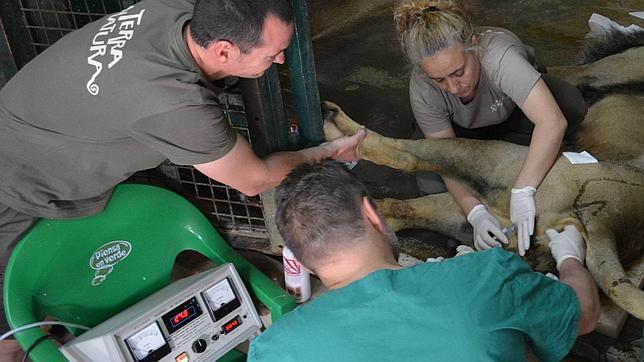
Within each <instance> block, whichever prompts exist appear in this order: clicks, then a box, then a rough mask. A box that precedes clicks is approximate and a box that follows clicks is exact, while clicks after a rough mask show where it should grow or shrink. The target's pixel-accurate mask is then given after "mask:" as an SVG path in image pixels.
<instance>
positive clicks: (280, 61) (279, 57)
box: [273, 52, 286, 64]
mask: <svg viewBox="0 0 644 362" xmlns="http://www.w3.org/2000/svg"><path fill="white" fill-rule="evenodd" d="M285 61H286V55H284V52H281V53H279V54H277V56H276V57H275V60H273V63H277V64H284V62H285Z"/></svg>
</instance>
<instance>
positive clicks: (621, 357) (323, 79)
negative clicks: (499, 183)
mask: <svg viewBox="0 0 644 362" xmlns="http://www.w3.org/2000/svg"><path fill="white" fill-rule="evenodd" d="M394 3H395V2H394V1H391V0H375V1H366V0H353V1H338V0H312V1H310V2H309V8H310V9H309V10H310V14H311V17H310V19H311V25H312V33H313V39H314V42H313V45H314V51H315V60H316V68H317V77H318V85H319V90H320V97H321V99H322V100H330V101H333V102H335V103H337V104H338V105H340V106H341V107H342V108H343V110H344V111H345V112H346V113H347V114H348V115H349V116H351V117H352V118H353V119H355V120H356V121H357V122H359V123H362V124H364V125H366V126H367V127H369V128H370V129H372V130H374V131H377V132H379V133H381V134H384V135H386V136H390V137H395V138H408V137H409V136H410V135H411V133H412V130H413V122H414V121H413V115H412V112H411V108H410V106H409V98H408V93H407V92H408V88H407V85H408V79H409V72H410V65H409V64H408V63H407V62H406V60H405V59H404V58H403V56H402V54H401V52H400V50H399V46H398V42H397V39H396V35H395V32H394V28H393V22H392V14H393V8H394ZM508 4H511V5H508ZM471 6H472V11H473V13H474V14H475V16H476V19H477V23H478V24H479V25H494V26H500V27H505V28H507V29H510V30H512V31H513V32H515V33H516V34H517V35H518V36H519V37H520V38H521V39H522V40H523V41H524V42H525V43H527V44H529V45H530V46H532V47H533V48H535V50H536V56H537V61H538V62H539V63H540V64H542V65H545V66H546V67H548V66H555V65H569V64H575V62H576V57H577V54H578V52H579V49H580V42H581V40H582V39H583V37H584V35H585V34H586V32H587V31H588V25H587V21H588V19H589V18H590V16H591V14H592V13H593V12H595V13H599V14H601V15H604V16H607V17H609V18H611V19H613V20H615V21H618V22H619V23H621V24H623V25H629V24H637V25H640V26H644V21H642V20H639V19H637V18H635V17H633V16H630V15H628V12H632V11H641V10H644V2H642V0H623V1H618V0H609V1H597V0H586V1H581V0H567V1H553V0H546V1H543V0H519V1H513V2H507V1H499V0H486V1H483V0H475V1H472V2H471ZM355 171H356V173H357V174H358V176H359V177H360V179H361V180H362V181H363V182H365V184H366V185H367V187H368V188H369V190H370V192H371V193H372V195H373V196H374V197H375V198H383V197H393V198H400V199H405V198H412V197H416V196H417V195H418V193H417V190H416V184H415V180H414V178H413V176H411V175H405V174H402V173H400V172H397V171H394V170H391V169H389V168H386V167H382V166H377V165H374V164H371V163H369V162H365V161H363V162H360V163H359V164H358V166H356V168H355ZM399 236H401V239H402V241H403V249H404V250H406V251H408V252H410V253H412V254H415V255H414V256H416V257H418V258H421V259H424V258H426V257H428V256H437V255H441V254H445V253H446V242H445V241H446V238H444V237H442V236H440V235H436V234H434V233H431V232H427V231H419V230H412V231H406V232H403V233H401V234H400V235H399ZM641 333H642V322H641V321H638V320H635V319H634V318H633V317H630V318H629V319H628V320H627V324H626V327H625V328H624V330H623V332H622V334H621V335H620V337H619V339H618V340H614V339H611V338H608V337H604V336H602V335H599V334H596V333H593V334H591V335H589V336H585V337H582V338H580V339H579V342H578V346H577V347H576V348H575V350H574V351H575V353H574V354H572V355H571V356H570V357H569V358H567V359H566V360H568V361H599V360H607V361H629V360H638V359H639V358H637V354H638V353H639V349H638V347H636V346H633V345H632V344H631V342H632V341H633V340H636V339H637V338H641Z"/></svg>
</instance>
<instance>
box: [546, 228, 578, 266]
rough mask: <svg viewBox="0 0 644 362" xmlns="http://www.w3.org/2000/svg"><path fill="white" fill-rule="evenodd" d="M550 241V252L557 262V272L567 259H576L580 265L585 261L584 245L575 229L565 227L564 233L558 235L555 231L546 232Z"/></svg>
mask: <svg viewBox="0 0 644 362" xmlns="http://www.w3.org/2000/svg"><path fill="white" fill-rule="evenodd" d="M546 235H547V236H548V239H550V244H548V246H550V252H551V253H552V256H553V257H554V258H555V260H556V261H557V270H559V268H560V267H561V263H563V261H564V260H566V259H568V258H574V259H577V260H578V261H579V262H580V263H581V264H582V265H583V264H584V260H586V244H585V243H584V239H583V238H582V236H581V234H580V233H579V231H578V230H577V228H576V227H574V226H572V225H566V227H565V228H564V231H562V232H560V233H558V232H557V231H556V230H555V229H548V230H546Z"/></svg>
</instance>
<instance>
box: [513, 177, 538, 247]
mask: <svg viewBox="0 0 644 362" xmlns="http://www.w3.org/2000/svg"><path fill="white" fill-rule="evenodd" d="M535 192H537V189H535V188H534V187H532V186H527V187H524V188H522V189H515V188H513V189H512V195H511V196H510V221H511V222H512V223H513V224H515V225H516V226H517V238H518V239H519V255H522V256H523V255H525V251H526V250H528V249H530V235H532V234H534V217H535V215H536V213H537V208H536V206H535V205H534V193H535Z"/></svg>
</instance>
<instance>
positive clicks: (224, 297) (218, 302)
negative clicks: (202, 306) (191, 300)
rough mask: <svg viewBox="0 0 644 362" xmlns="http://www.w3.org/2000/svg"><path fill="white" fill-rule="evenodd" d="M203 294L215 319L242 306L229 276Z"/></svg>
mask: <svg viewBox="0 0 644 362" xmlns="http://www.w3.org/2000/svg"><path fill="white" fill-rule="evenodd" d="M201 294H202V296H203V298H204V300H205V301H206V304H207V305H208V309H210V315H211V316H212V318H213V319H214V320H215V321H218V320H220V319H222V318H224V317H225V316H227V315H228V314H229V313H230V312H232V311H233V310H235V309H237V308H238V307H239V306H241V303H240V301H239V299H237V296H235V290H234V289H233V287H232V286H231V285H230V281H229V280H228V278H226V279H224V280H222V281H220V282H218V283H217V284H215V285H214V286H212V287H211V288H210V289H208V290H206V291H205V292H203V293H201Z"/></svg>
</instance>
